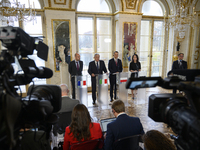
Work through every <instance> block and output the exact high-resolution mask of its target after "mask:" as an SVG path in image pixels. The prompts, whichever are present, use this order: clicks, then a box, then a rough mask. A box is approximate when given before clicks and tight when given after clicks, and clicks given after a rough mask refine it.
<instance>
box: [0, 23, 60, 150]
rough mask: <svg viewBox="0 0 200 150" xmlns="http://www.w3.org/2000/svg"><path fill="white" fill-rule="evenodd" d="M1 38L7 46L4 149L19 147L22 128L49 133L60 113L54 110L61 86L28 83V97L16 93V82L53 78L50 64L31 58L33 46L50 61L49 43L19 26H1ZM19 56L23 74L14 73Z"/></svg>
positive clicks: (1, 103) (0, 68)
mask: <svg viewBox="0 0 200 150" xmlns="http://www.w3.org/2000/svg"><path fill="white" fill-rule="evenodd" d="M0 40H1V42H2V45H3V46H4V47H6V48H7V50H3V51H2V52H1V55H0V122H1V123H0V145H1V149H16V148H17V147H19V146H20V144H19V143H20V136H19V133H20V129H25V128H40V129H42V130H44V131H45V132H46V136H47V137H46V138H48V137H49V134H50V130H51V125H52V124H54V123H55V122H56V121H57V120H58V117H57V116H56V115H55V114H54V113H56V112H58V111H59V110H60V108H61V89H60V87H59V86H56V85H37V86H35V85H34V84H33V85H32V86H30V87H29V89H28V93H27V97H25V98H22V96H21V95H19V94H18V93H17V89H18V88H15V87H16V86H20V85H26V84H29V83H30V82H32V79H33V78H35V77H37V78H51V77H52V76H53V72H52V70H51V69H49V68H45V67H36V65H35V62H34V61H33V60H31V59H30V58H28V55H32V54H33V51H34V49H36V50H37V56H38V57H40V58H41V59H43V60H45V61H47V57H48V46H47V45H45V44H44V43H43V42H41V41H40V40H39V42H37V43H36V41H37V39H35V38H33V37H31V36H29V35H28V34H27V33H26V32H24V31H23V30H22V29H21V28H19V27H11V26H8V27H0ZM15 58H17V60H18V62H19V64H20V66H21V68H22V71H23V72H24V73H23V74H18V73H16V74H14V68H13V66H12V63H14V62H15Z"/></svg>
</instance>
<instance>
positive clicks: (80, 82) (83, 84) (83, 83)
mask: <svg viewBox="0 0 200 150" xmlns="http://www.w3.org/2000/svg"><path fill="white" fill-rule="evenodd" d="M79 86H86V81H78V87H79Z"/></svg>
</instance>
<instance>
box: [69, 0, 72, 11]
mask: <svg viewBox="0 0 200 150" xmlns="http://www.w3.org/2000/svg"><path fill="white" fill-rule="evenodd" d="M69 9H72V0H69Z"/></svg>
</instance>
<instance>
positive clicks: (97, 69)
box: [88, 54, 107, 105]
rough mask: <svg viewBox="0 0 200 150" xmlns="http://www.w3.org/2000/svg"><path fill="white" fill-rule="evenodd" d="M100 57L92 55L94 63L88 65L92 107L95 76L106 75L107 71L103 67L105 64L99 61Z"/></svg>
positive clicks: (94, 94)
mask: <svg viewBox="0 0 200 150" xmlns="http://www.w3.org/2000/svg"><path fill="white" fill-rule="evenodd" d="M99 58H100V55H99V54H95V55H94V61H91V62H90V63H89V68H88V73H89V74H90V75H91V81H92V99H93V103H92V104H93V105H95V102H96V76H97V75H98V74H103V71H104V73H107V69H106V66H105V63H104V61H103V60H99Z"/></svg>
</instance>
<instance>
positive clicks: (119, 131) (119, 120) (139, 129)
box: [104, 100, 144, 150]
mask: <svg viewBox="0 0 200 150" xmlns="http://www.w3.org/2000/svg"><path fill="white" fill-rule="evenodd" d="M112 112H113V114H114V116H115V117H116V120H115V121H113V122H111V123H109V124H108V125H107V133H106V135H104V138H105V150H111V149H112V146H113V143H114V142H115V141H116V140H118V139H121V138H124V137H128V136H133V135H138V134H142V135H143V134H144V130H143V126H142V124H141V122H140V119H139V118H138V117H130V116H128V115H127V114H126V113H125V106H124V102H123V101H121V100H117V101H114V103H113V104H112Z"/></svg>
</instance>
